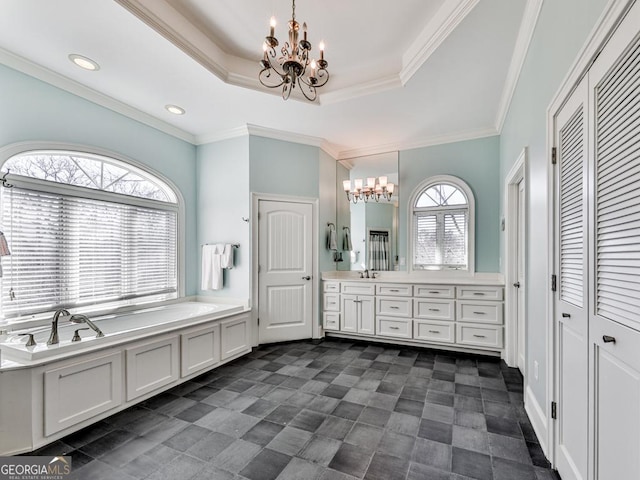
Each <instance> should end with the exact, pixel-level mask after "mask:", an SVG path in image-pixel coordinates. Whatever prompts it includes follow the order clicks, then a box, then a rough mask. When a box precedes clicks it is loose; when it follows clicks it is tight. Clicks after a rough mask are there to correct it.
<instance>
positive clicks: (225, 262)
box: [218, 243, 233, 268]
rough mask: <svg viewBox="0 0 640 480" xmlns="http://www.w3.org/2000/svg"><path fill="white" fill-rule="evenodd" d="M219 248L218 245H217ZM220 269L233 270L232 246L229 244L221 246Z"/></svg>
mask: <svg viewBox="0 0 640 480" xmlns="http://www.w3.org/2000/svg"><path fill="white" fill-rule="evenodd" d="M218 248H220V245H218ZM220 263H221V266H222V268H233V245H231V244H230V243H226V244H224V245H222V260H221V262H220Z"/></svg>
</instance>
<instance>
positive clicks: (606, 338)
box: [602, 335, 616, 343]
mask: <svg viewBox="0 0 640 480" xmlns="http://www.w3.org/2000/svg"><path fill="white" fill-rule="evenodd" d="M602 341H603V342H604V343H616V337H611V336H609V335H603V336H602Z"/></svg>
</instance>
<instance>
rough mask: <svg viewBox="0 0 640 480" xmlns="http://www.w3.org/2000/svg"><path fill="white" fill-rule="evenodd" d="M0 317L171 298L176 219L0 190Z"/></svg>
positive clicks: (145, 209) (110, 204) (171, 213)
mask: <svg viewBox="0 0 640 480" xmlns="http://www.w3.org/2000/svg"><path fill="white" fill-rule="evenodd" d="M1 194H2V197H1V198H0V201H1V203H2V224H3V225H4V228H5V235H6V236H7V240H8V242H9V245H10V249H11V255H10V256H8V257H4V259H3V262H2V263H3V269H4V278H3V282H2V313H3V315H4V316H5V317H7V318H8V317H13V316H21V315H28V314H34V313H38V312H44V311H50V310H52V309H54V308H58V307H63V306H64V307H73V306H81V305H90V304H96V303H104V302H108V301H115V300H122V299H129V298H135V297H142V296H147V295H155V294H160V293H170V292H175V291H176V290H177V260H176V259H177V251H176V250H177V241H176V239H177V212H176V210H175V209H171V208H154V207H149V206H140V205H135V204H124V203H117V202H115V201H105V200H98V199H90V198H82V197H76V196H70V195H64V194H59V193H47V192H43V191H34V190H28V189H22V188H13V189H6V188H5V189H2V192H1Z"/></svg>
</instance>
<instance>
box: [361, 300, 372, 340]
mask: <svg viewBox="0 0 640 480" xmlns="http://www.w3.org/2000/svg"><path fill="white" fill-rule="evenodd" d="M373 299H374V297H364V296H359V297H358V301H359V302H360V303H359V305H360V319H359V322H358V333H366V334H368V335H373V334H375V333H376V314H375V303H374V301H373Z"/></svg>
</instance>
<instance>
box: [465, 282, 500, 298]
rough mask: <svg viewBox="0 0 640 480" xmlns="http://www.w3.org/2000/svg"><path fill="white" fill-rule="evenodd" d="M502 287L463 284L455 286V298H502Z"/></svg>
mask: <svg viewBox="0 0 640 480" xmlns="http://www.w3.org/2000/svg"><path fill="white" fill-rule="evenodd" d="M502 290H503V288H502V287H482V286H475V285H472V286H464V287H456V291H457V298H460V299H472V300H498V301H501V300H502Z"/></svg>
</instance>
